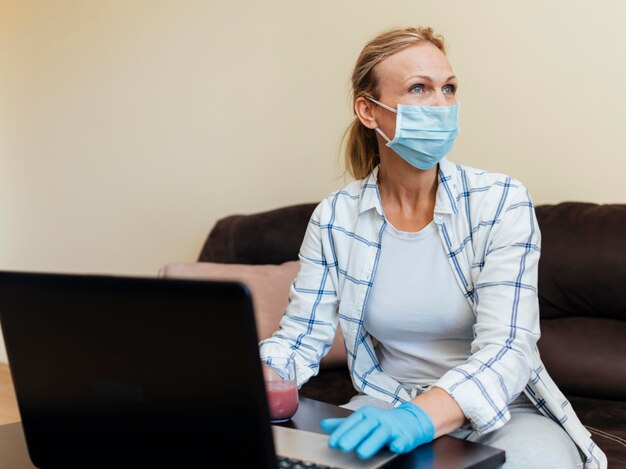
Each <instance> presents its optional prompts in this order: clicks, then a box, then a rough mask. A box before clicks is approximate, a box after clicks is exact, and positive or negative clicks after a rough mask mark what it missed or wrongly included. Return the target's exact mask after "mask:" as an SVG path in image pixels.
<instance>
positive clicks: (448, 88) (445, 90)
mask: <svg viewBox="0 0 626 469" xmlns="http://www.w3.org/2000/svg"><path fill="white" fill-rule="evenodd" d="M455 92H456V88H455V87H454V86H453V85H446V86H444V87H443V93H444V94H454V93H455Z"/></svg>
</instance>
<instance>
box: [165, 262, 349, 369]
mask: <svg viewBox="0 0 626 469" xmlns="http://www.w3.org/2000/svg"><path fill="white" fill-rule="evenodd" d="M299 267H300V262H299V261H288V262H284V263H282V264H279V265H271V264H267V265H248V264H222V263H216V262H189V263H184V262H178V263H170V264H167V265H165V266H163V267H162V268H161V269H160V270H159V273H158V276H159V277H163V278H186V279H196V280H237V281H241V282H243V283H245V284H246V285H248V286H249V287H250V290H251V291H252V302H253V305H254V313H255V320H256V325H257V335H258V336H259V339H266V338H267V337H269V336H271V335H272V333H273V332H274V331H276V329H278V323H279V322H280V319H281V318H282V316H283V313H284V311H285V309H286V308H287V304H288V297H289V288H290V286H291V283H292V282H293V279H294V278H295V277H296V274H297V273H298V268H299ZM320 366H321V367H323V368H332V367H345V366H346V352H345V347H344V342H343V335H342V334H341V330H340V329H337V334H336V335H335V340H334V342H333V345H332V347H331V348H330V350H329V352H328V354H327V355H326V356H325V357H324V358H323V359H322V361H321V362H320Z"/></svg>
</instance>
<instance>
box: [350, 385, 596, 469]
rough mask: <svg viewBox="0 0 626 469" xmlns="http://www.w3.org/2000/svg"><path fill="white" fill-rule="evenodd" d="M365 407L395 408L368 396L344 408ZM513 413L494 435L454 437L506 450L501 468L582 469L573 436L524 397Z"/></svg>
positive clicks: (466, 429) (468, 430)
mask: <svg viewBox="0 0 626 469" xmlns="http://www.w3.org/2000/svg"><path fill="white" fill-rule="evenodd" d="M363 406H373V407H378V408H381V409H390V408H392V405H391V404H388V403H387V402H384V401H381V400H379V399H376V398H373V397H370V396H366V395H364V394H357V395H356V396H354V397H353V398H352V399H351V400H350V402H348V403H347V404H344V405H342V406H341V407H344V408H346V409H351V410H357V409H359V408H361V407H363ZM509 411H510V412H511V420H509V421H508V422H507V423H506V424H505V425H504V426H502V427H500V428H499V429H497V430H494V431H492V432H490V433H487V434H485V435H478V434H477V433H476V432H475V431H474V430H473V429H472V427H471V425H469V424H467V425H464V426H463V427H461V428H459V429H458V430H455V431H454V432H452V433H450V436H453V437H455V438H461V439H463V440H468V441H475V442H477V443H483V444H485V445H489V446H493V447H495V448H500V449H502V450H504V451H505V452H506V463H505V464H504V465H502V466H501V467H502V468H505V469H518V468H519V469H529V468H533V469H542V468H545V469H561V468H562V469H582V467H583V464H584V463H583V458H582V455H581V453H580V452H579V451H578V448H577V446H576V445H575V444H574V442H573V441H572V439H571V438H570V437H569V435H568V434H567V433H566V432H565V430H564V429H563V428H562V427H561V426H560V425H559V424H557V423H556V422H554V421H553V420H552V419H550V418H548V417H546V416H544V415H543V414H542V413H540V412H539V411H538V410H537V408H536V407H535V406H534V405H533V404H532V402H530V400H529V399H528V397H526V395H525V394H524V393H522V394H520V396H519V397H518V398H517V399H516V400H515V401H513V402H512V403H511V404H509Z"/></svg>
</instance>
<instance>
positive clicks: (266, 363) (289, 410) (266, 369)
mask: <svg viewBox="0 0 626 469" xmlns="http://www.w3.org/2000/svg"><path fill="white" fill-rule="evenodd" d="M261 363H262V365H263V377H264V379H265V392H266V394H267V403H268V407H269V412H270V420H271V421H272V423H278V422H286V421H287V420H289V419H290V418H291V417H293V416H294V414H295V413H296V411H297V410H298V384H297V381H296V364H295V362H294V360H293V358H291V357H268V358H266V359H261Z"/></svg>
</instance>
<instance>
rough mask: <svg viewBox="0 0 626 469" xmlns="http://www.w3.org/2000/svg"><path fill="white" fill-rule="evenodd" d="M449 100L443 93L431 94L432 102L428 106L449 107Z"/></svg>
mask: <svg viewBox="0 0 626 469" xmlns="http://www.w3.org/2000/svg"><path fill="white" fill-rule="evenodd" d="M449 101H450V100H449V99H448V96H447V95H445V94H444V93H443V91H441V90H440V91H436V92H435V93H433V94H432V100H431V103H430V104H429V105H430V106H440V107H443V106H449V105H450V102H449Z"/></svg>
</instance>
